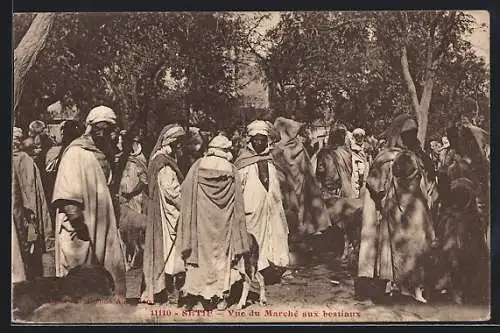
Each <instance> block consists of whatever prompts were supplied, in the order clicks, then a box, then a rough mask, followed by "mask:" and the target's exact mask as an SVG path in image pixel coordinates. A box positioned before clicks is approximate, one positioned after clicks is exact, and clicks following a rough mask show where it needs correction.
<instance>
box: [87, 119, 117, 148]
mask: <svg viewBox="0 0 500 333" xmlns="http://www.w3.org/2000/svg"><path fill="white" fill-rule="evenodd" d="M112 132H113V125H111V124H109V123H107V122H104V121H101V122H98V123H96V124H94V125H92V132H91V136H92V139H93V140H94V143H95V145H96V146H97V147H98V148H100V149H104V150H108V149H111V147H112V145H113V140H111V133H112Z"/></svg>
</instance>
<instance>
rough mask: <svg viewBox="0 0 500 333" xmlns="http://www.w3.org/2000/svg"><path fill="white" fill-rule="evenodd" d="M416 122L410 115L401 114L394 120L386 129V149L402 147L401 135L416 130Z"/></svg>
mask: <svg viewBox="0 0 500 333" xmlns="http://www.w3.org/2000/svg"><path fill="white" fill-rule="evenodd" d="M417 128H418V126H417V122H416V121H415V119H413V118H412V117H411V116H410V115H408V114H406V113H403V114H400V115H399V116H397V117H396V118H394V120H393V121H392V124H391V126H390V127H389V128H388V129H387V132H386V133H385V137H386V138H387V147H404V144H403V140H402V138H401V133H403V132H406V131H409V130H412V129H417Z"/></svg>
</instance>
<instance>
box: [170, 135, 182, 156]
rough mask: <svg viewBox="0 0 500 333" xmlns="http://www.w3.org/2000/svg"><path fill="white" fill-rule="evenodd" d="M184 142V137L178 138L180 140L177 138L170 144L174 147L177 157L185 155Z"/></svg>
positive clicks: (173, 150)
mask: <svg viewBox="0 0 500 333" xmlns="http://www.w3.org/2000/svg"><path fill="white" fill-rule="evenodd" d="M183 142H184V140H183V139H178V140H175V141H174V142H172V143H171V144H170V147H171V148H172V152H173V154H174V156H175V157H176V158H178V159H179V158H181V157H182V156H183V153H184V152H183V150H184V149H183V146H184V145H183Z"/></svg>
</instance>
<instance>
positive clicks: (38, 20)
mask: <svg viewBox="0 0 500 333" xmlns="http://www.w3.org/2000/svg"><path fill="white" fill-rule="evenodd" d="M53 20H54V14H51V13H41V14H37V15H36V17H35V18H34V20H33V22H32V23H31V26H30V28H29V29H28V31H27V32H26V34H25V35H24V37H23V38H22V40H21V41H20V43H19V45H18V46H17V47H16V49H15V50H14V117H15V113H16V110H17V106H18V104H19V100H20V99H21V95H22V92H23V86H24V81H25V80H26V76H27V74H28V72H29V70H30V69H31V67H32V66H33V64H34V63H35V61H36V59H37V57H38V54H39V53H40V52H41V50H42V49H43V47H44V46H45V41H46V39H47V36H48V34H49V31H50V27H51V26H52V22H53Z"/></svg>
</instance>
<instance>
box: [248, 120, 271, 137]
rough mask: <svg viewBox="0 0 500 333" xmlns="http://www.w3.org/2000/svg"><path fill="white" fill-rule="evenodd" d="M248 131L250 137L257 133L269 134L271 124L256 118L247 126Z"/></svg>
mask: <svg viewBox="0 0 500 333" xmlns="http://www.w3.org/2000/svg"><path fill="white" fill-rule="evenodd" d="M247 132H248V135H249V136H250V137H252V136H255V135H257V134H262V135H265V136H269V124H268V123H266V122H265V121H263V120H254V121H253V122H251V123H250V124H248V126H247Z"/></svg>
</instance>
